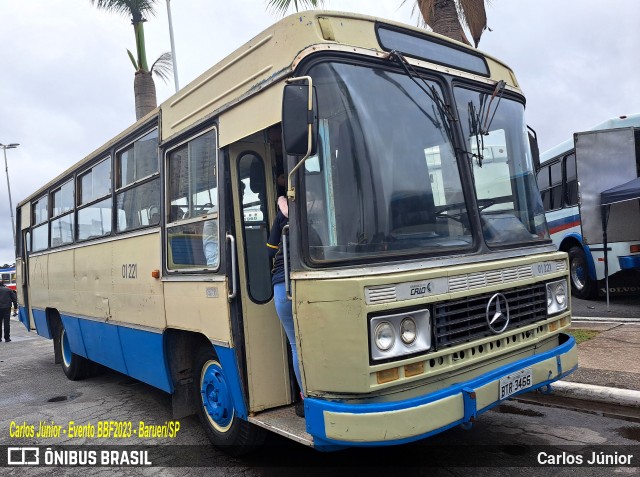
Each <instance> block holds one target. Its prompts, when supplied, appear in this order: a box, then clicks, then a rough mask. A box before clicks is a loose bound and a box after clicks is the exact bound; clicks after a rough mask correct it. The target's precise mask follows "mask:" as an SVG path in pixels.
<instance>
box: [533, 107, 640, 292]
mask: <svg viewBox="0 0 640 477" xmlns="http://www.w3.org/2000/svg"><path fill="white" fill-rule="evenodd" d="M540 162H541V168H540V171H539V172H538V176H537V179H538V186H539V188H540V193H541V194H542V200H543V204H544V208H545V211H546V216H547V223H548V226H549V231H550V233H551V238H552V240H553V243H554V244H555V245H556V246H557V247H558V249H559V250H562V251H565V252H567V253H568V254H569V263H570V268H571V290H572V293H573V294H574V295H575V296H576V297H578V298H595V297H596V296H598V294H602V293H603V292H604V291H605V263H604V261H605V256H604V248H603V247H604V245H603V227H602V213H601V207H600V194H601V193H602V192H603V191H605V190H607V189H610V188H612V187H615V186H618V185H620V184H623V183H626V182H628V181H630V180H632V179H634V178H636V177H639V176H640V114H634V115H629V116H620V117H618V118H613V119H609V120H607V121H605V122H603V123H601V124H598V125H596V126H594V127H592V128H591V129H589V130H588V131H585V132H581V133H576V134H575V135H574V137H573V138H572V139H570V140H567V141H565V142H563V143H561V144H559V145H557V146H555V147H553V148H551V149H549V150H548V151H545V152H544V153H542V154H541V156H540ZM607 228H608V232H609V240H608V244H607V248H608V249H609V251H608V274H609V292H611V293H638V291H640V202H639V201H637V200H634V201H628V202H625V203H621V204H615V205H613V206H611V212H610V214H609V217H608V227H607Z"/></svg>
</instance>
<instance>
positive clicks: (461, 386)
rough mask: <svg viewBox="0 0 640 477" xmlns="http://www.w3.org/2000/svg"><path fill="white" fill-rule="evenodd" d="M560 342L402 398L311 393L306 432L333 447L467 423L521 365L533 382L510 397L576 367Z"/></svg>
mask: <svg viewBox="0 0 640 477" xmlns="http://www.w3.org/2000/svg"><path fill="white" fill-rule="evenodd" d="M560 343H561V344H560V345H559V346H557V347H555V348H554V349H552V350H550V351H546V352H543V353H541V354H537V355H534V356H530V357H527V358H524V359H521V360H519V361H516V362H514V363H511V364H508V365H506V366H503V367H500V368H498V369H494V370H492V371H491V372H489V373H487V374H485V375H483V376H480V377H478V378H475V379H470V380H468V381H465V382H461V383H458V384H455V385H453V386H450V387H448V388H445V389H442V390H440V391H437V392H434V393H431V394H427V395H425V396H420V397H416V398H412V399H407V400H403V401H398V402H391V403H390V402H385V403H380V404H350V403H344V402H336V401H327V400H323V399H317V398H312V397H309V398H307V399H305V413H306V422H307V432H308V433H309V434H311V435H312V436H313V438H314V446H315V447H317V448H319V449H321V450H322V449H323V448H324V449H326V450H331V449H333V448H339V447H343V446H382V445H395V444H404V443H407V442H411V441H415V440H419V439H423V438H425V437H428V436H431V435H434V434H438V433H439V432H442V431H444V430H446V429H449V428H451V427H454V426H457V425H460V424H465V423H471V422H473V421H475V419H476V416H478V415H479V414H482V413H483V412H485V411H488V410H489V409H491V408H492V407H493V406H495V405H497V404H499V403H500V402H501V400H500V398H499V396H500V379H501V378H503V377H505V376H507V375H510V374H512V373H515V372H517V371H519V370H521V369H524V368H530V369H531V370H532V381H533V382H532V385H531V386H530V387H528V388H526V389H524V390H522V391H520V392H517V393H514V394H512V395H511V396H509V397H513V396H516V395H518V394H522V393H525V392H530V391H532V390H535V389H538V388H541V387H544V386H548V385H550V384H551V383H552V382H553V381H556V380H558V379H561V378H563V377H565V376H567V375H568V374H570V373H572V372H573V371H575V369H576V368H577V366H578V352H577V347H576V342H575V340H574V338H573V337H572V336H570V335H567V334H564V333H563V334H561V335H560ZM509 397H507V398H505V399H508V398H509ZM505 399H503V400H505Z"/></svg>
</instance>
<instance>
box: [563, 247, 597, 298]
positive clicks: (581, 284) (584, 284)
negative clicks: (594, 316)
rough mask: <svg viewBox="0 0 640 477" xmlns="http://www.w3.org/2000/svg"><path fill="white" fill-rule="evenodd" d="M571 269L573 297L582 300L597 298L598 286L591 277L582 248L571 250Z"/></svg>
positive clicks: (572, 248)
mask: <svg viewBox="0 0 640 477" xmlns="http://www.w3.org/2000/svg"><path fill="white" fill-rule="evenodd" d="M569 269H570V277H571V293H572V294H573V296H575V297H576V298H580V299H582V300H589V299H592V298H596V296H597V292H598V284H597V282H596V281H595V280H593V279H592V278H591V277H589V265H588V263H587V257H586V255H585V253H584V250H583V249H582V247H577V246H574V247H571V248H570V249H569Z"/></svg>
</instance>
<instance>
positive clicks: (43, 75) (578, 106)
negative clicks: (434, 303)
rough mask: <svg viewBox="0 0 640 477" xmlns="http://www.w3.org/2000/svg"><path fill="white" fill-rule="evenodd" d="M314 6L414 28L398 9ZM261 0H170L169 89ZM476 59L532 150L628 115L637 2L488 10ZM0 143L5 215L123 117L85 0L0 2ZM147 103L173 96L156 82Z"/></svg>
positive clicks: (97, 18)
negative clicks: (514, 84) (495, 64)
mask: <svg viewBox="0 0 640 477" xmlns="http://www.w3.org/2000/svg"><path fill="white" fill-rule="evenodd" d="M401 3H402V0H367V1H362V0H359V1H358V0H327V3H326V5H327V7H328V8H330V9H332V10H343V11H353V12H357V13H364V14H370V15H375V16H379V17H381V18H388V19H392V20H396V21H401V22H405V23H409V24H411V25H415V24H416V18H415V17H412V15H411V13H412V8H411V5H412V3H411V0H407V4H406V5H404V6H400V5H401ZM265 5H266V2H265V1H264V0H232V1H227V2H223V1H219V0H173V1H172V2H171V9H172V14H173V26H174V33H175V43H176V56H177V64H178V69H179V71H178V73H179V80H180V85H181V86H185V85H186V84H187V83H189V82H190V81H192V80H193V79H194V78H196V77H197V76H198V75H199V74H201V73H202V72H204V71H205V70H206V69H208V68H209V67H211V66H212V65H214V64H215V63H217V62H218V61H220V60H221V59H223V58H224V57H225V56H226V55H228V54H229V53H231V52H232V51H233V50H234V49H235V48H237V47H239V46H241V45H242V44H244V43H245V42H246V41H248V40H250V39H251V38H252V37H254V36H255V35H256V34H258V33H259V32H260V31H262V30H263V29H264V28H266V27H267V26H268V25H270V24H271V23H274V22H275V21H277V20H278V19H279V18H280V17H279V16H277V15H276V14H274V13H272V12H268V11H266V7H265ZM487 17H488V24H489V28H490V29H491V30H492V31H486V32H485V33H484V35H483V37H482V40H481V41H480V45H479V46H480V50H482V51H484V52H487V53H489V54H491V55H493V56H495V57H497V58H499V59H501V60H502V61H504V62H505V63H507V64H508V65H509V66H510V67H512V68H513V69H514V71H515V73H516V76H517V78H518V80H519V81H520V84H521V87H522V89H523V91H524V93H525V95H526V97H527V111H526V115H527V122H528V124H529V125H530V126H531V127H533V128H534V129H535V130H536V131H537V133H538V138H539V142H540V150H541V151H544V150H546V149H548V148H550V147H552V146H554V145H555V144H557V143H559V142H561V141H564V140H565V139H568V138H569V137H570V136H571V134H572V133H573V132H575V131H581V130H586V129H588V128H590V127H591V126H593V125H595V124H597V123H600V122H602V121H604V120H605V119H608V118H610V117H615V116H619V115H623V114H630V113H634V112H640V94H639V91H638V89H639V88H638V83H639V82H640V62H638V52H637V49H638V46H639V45H640V29H639V28H638V27H637V22H638V19H639V18H640V2H639V1H630V0H608V1H606V2H603V1H602V0H600V1H596V0H517V1H514V0H491V2H490V5H489V7H488V9H487ZM0 22H1V23H0V58H2V63H1V66H0V143H3V144H8V143H13V142H15V143H20V147H19V148H17V149H11V150H8V151H7V157H8V167H9V175H10V179H11V193H12V199H13V205H14V206H15V205H16V204H17V203H18V202H19V201H20V200H22V199H24V198H25V197H26V196H27V195H29V194H30V193H32V192H33V191H35V190H36V189H37V188H39V187H40V186H42V185H43V184H45V183H46V182H48V181H49V180H51V179H52V178H54V177H55V176H56V175H58V174H59V173H61V172H62V171H64V170H65V169H67V168H68V167H69V166H71V165H72V164H73V163H75V162H77V161H79V160H80V159H82V158H83V157H85V156H86V155H87V154H89V153H90V152H92V151H93V150H95V149H97V148H98V147H99V146H100V145H102V144H103V143H105V142H106V141H108V140H109V139H110V138H111V137H113V136H115V135H116V134H118V133H119V132H120V131H122V130H123V129H124V128H126V127H127V126H129V125H130V124H132V123H133V122H134V121H135V114H134V103H133V73H134V71H133V67H132V65H131V62H130V61H129V59H128V57H127V54H126V49H127V48H128V49H130V50H132V51H134V50H135V43H134V36H133V29H132V27H131V24H130V21H129V20H128V19H127V18H125V17H122V16H118V15H115V14H109V13H107V12H103V11H98V10H96V9H94V8H92V7H91V6H90V2H89V0H0ZM145 34H146V38H147V48H148V56H149V60H150V63H151V62H153V61H154V60H155V58H157V57H158V56H159V55H160V54H161V53H162V52H164V51H169V50H170V42H169V30H168V22H167V10H166V5H165V3H164V2H160V4H159V5H158V8H157V16H156V17H152V18H150V19H149V21H148V22H147V23H146V24H145ZM156 86H157V88H158V102H159V103H161V102H162V101H164V100H165V99H167V98H168V97H169V96H170V95H171V94H173V92H174V86H173V82H172V81H171V82H170V83H168V84H166V85H165V84H163V83H162V82H161V81H160V80H156ZM11 233H12V232H11V224H10V214H9V204H8V194H7V189H6V181H5V178H4V177H2V178H0V265H1V264H2V263H4V262H9V263H12V262H13V261H14V260H13V255H14V254H13V251H12V246H13V245H12V237H11Z"/></svg>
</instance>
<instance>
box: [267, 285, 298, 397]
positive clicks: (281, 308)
mask: <svg viewBox="0 0 640 477" xmlns="http://www.w3.org/2000/svg"><path fill="white" fill-rule="evenodd" d="M273 300H274V302H275V304H276V311H277V312H278V318H280V323H282V327H283V328H284V332H285V333H286V335H287V339H288V340H289V346H291V356H293V371H294V373H295V375H296V381H298V386H299V387H300V391H302V380H301V379H300V368H299V366H298V350H297V348H296V333H295V330H294V329H293V310H292V309H291V301H290V300H288V299H287V290H286V289H285V286H284V283H276V284H275V285H273Z"/></svg>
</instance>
